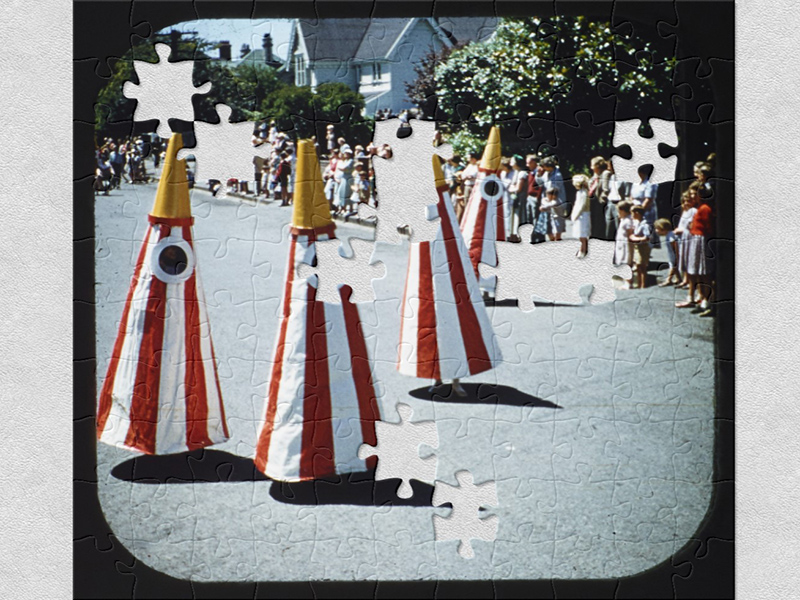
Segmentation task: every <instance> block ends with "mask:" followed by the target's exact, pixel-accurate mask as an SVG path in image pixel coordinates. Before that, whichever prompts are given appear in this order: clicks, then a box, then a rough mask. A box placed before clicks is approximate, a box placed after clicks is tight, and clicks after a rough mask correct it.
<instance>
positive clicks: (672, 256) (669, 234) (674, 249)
mask: <svg viewBox="0 0 800 600" xmlns="http://www.w3.org/2000/svg"><path fill="white" fill-rule="evenodd" d="M656 233H657V234H658V235H660V236H661V237H663V238H665V240H664V241H666V243H667V256H668V259H669V273H667V278H666V279H665V280H664V281H662V282H661V283H659V284H658V286H659V287H666V286H668V285H672V283H673V281H672V280H673V278H674V279H675V281H674V283H675V284H679V283H680V282H681V276H680V275H679V274H678V237H677V236H676V235H675V232H674V231H672V223H670V222H669V219H658V220H657V221H656Z"/></svg>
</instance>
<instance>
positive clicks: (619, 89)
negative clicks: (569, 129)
mask: <svg viewBox="0 0 800 600" xmlns="http://www.w3.org/2000/svg"><path fill="white" fill-rule="evenodd" d="M619 57H625V59H626V61H627V62H628V63H634V64H635V63H636V62H637V61H638V63H639V64H638V66H633V67H631V66H630V64H623V63H618V62H617V59H618V58H619ZM642 57H647V58H642ZM674 66H675V61H674V59H672V58H664V57H656V56H652V51H651V49H650V45H649V44H648V43H643V42H642V41H641V40H637V39H635V38H632V37H625V36H622V35H619V34H618V33H615V32H613V31H612V30H611V27H610V25H609V23H605V22H594V21H590V20H589V19H587V18H585V17H551V18H548V19H539V18H536V17H532V18H525V19H501V20H500V21H499V23H498V27H497V30H496V32H495V34H494V35H493V36H492V37H491V38H490V39H488V40H486V41H483V42H474V43H472V44H469V45H467V46H465V47H463V48H461V49H456V50H454V51H453V52H452V53H451V54H450V55H449V57H447V60H445V61H443V62H440V63H439V64H438V66H436V68H435V71H434V75H435V86H436V94H437V100H438V111H439V112H438V113H437V118H440V119H446V120H448V121H451V122H454V121H458V120H460V115H459V110H461V111H462V112H463V110H464V108H465V107H469V109H468V110H470V111H471V114H470V116H469V120H470V121H471V122H473V123H475V124H477V125H478V126H480V127H481V133H480V134H478V135H485V132H486V131H488V127H489V126H490V125H492V124H493V123H496V122H498V121H503V120H509V119H522V120H524V119H526V118H528V117H537V118H544V119H551V120H552V119H554V115H555V107H556V105H557V104H558V103H569V102H574V101H575V100H576V99H575V98H573V97H571V92H572V91H573V88H574V82H575V81H576V79H577V78H582V79H585V80H586V81H587V82H588V83H589V84H591V86H592V87H594V86H596V85H597V84H600V83H605V84H607V85H609V86H612V87H614V88H615V93H617V94H619V95H625V96H627V97H632V98H635V99H636V101H637V102H639V101H640V102H641V104H642V106H645V105H647V103H648V102H652V98H653V97H655V96H656V95H659V94H662V93H663V91H662V90H664V89H668V87H669V86H671V85H672V84H671V80H672V71H673V69H674ZM420 83H422V82H420ZM451 129H452V128H451ZM453 142H454V143H456V144H457V147H456V150H459V151H466V150H467V149H468V148H472V147H474V146H475V140H471V136H470V135H469V134H461V135H460V136H458V137H456V138H454V139H453ZM458 146H461V147H460V148H459V147H458Z"/></svg>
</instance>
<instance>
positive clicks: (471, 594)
mask: <svg viewBox="0 0 800 600" xmlns="http://www.w3.org/2000/svg"><path fill="white" fill-rule="evenodd" d="M634 4H640V5H652V6H655V5H656V4H661V5H672V4H673V3H672V2H659V1H658V0H635V1H632V2H621V1H620V0H616V1H614V0H610V1H606V0H601V1H598V2H588V1H585V2H580V3H579V2H569V1H563V2H562V1H557V2H554V1H551V2H503V1H495V2H487V1H476V0H470V1H464V2H460V1H453V0H435V1H433V2H431V1H412V2H393V1H381V2H377V1H374V2H373V1H358V0H353V1H348V2H340V1H335V0H334V1H326V0H317V1H316V2H309V1H298V2H289V1H286V0H284V1H277V0H275V1H269V2H264V1H262V2H242V1H239V0H232V1H224V0H209V1H203V0H175V1H172V0H170V1H164V2H162V1H154V0H135V2H130V1H117V0H86V1H84V0H76V1H75V2H74V5H73V7H74V45H73V58H74V59H75V63H74V64H75V69H74V106H73V110H74V115H75V119H74V128H73V129H74V139H73V148H74V196H73V203H74V215H75V217H74V243H73V248H74V259H73V260H74V292H73V293H74V297H73V307H74V359H73V360H74V363H73V364H74V448H73V452H74V472H73V490H74V523H73V531H74V545H73V556H74V563H73V573H74V588H73V593H74V596H75V597H77V598H93V597H98V598H100V597H105V598H131V597H133V598H150V597H175V598H217V597H226V598H272V597H276V598H295V597H297V598H300V597H314V598H316V597H327V598H335V597H342V598H350V597H352V598H362V597H364V598H379V597H415V598H434V597H435V598H451V597H452V598H484V597H508V598H514V597H520V598H523V597H524V598H645V597H647V598H656V597H657V598H665V597H676V598H728V597H731V598H732V597H733V595H734V550H733V545H734V543H733V539H734V537H733V531H734V433H733V432H734V427H733V418H734V387H733V386H734V383H733V382H734V339H733V331H734V316H733V315H734V302H733V297H734V295H733V292H734V270H735V265H734V256H733V244H732V243H730V244H728V243H726V244H723V245H722V246H721V247H720V248H719V251H718V252H717V260H718V263H717V264H718V265H719V266H718V272H719V275H718V277H719V279H718V299H719V301H718V302H717V303H716V310H717V316H716V319H715V321H716V325H715V330H716V331H715V333H716V340H717V345H716V353H717V356H716V382H717V390H716V392H717V396H716V416H715V449H714V461H715V463H714V475H713V487H714V492H713V495H712V500H711V505H710V507H709V510H708V513H707V514H706V518H705V520H704V522H703V524H702V525H701V526H700V528H699V529H698V531H697V532H696V534H695V539H694V540H693V541H692V542H690V543H689V544H687V545H686V546H684V547H683V548H682V549H681V550H679V551H678V552H677V553H676V554H675V555H673V556H672V557H671V559H668V560H667V561H665V562H663V563H661V564H659V565H657V566H655V567H653V568H651V569H649V570H647V571H644V572H642V573H639V574H637V575H634V576H631V577H626V578H622V579H618V580H617V579H614V580H575V581H572V580H533V581H505V580H498V581H438V582H437V581H419V582H414V581H410V582H375V581H365V582H322V581H319V582H247V583H228V582H225V583H197V582H191V581H186V580H178V579H175V578H172V577H170V576H168V575H166V574H163V573H160V572H158V571H156V570H154V569H152V568H150V567H148V566H147V565H145V564H144V563H142V562H141V561H139V560H137V559H136V558H134V557H133V556H132V555H131V554H130V553H129V552H128V551H127V550H126V549H125V548H124V547H123V546H122V545H121V543H120V542H119V541H118V540H117V539H116V538H115V536H114V534H113V532H112V531H111V528H110V527H109V525H108V523H107V522H106V520H105V517H104V516H103V512H102V509H101V506H100V501H99V498H98V495H97V472H96V466H97V462H96V458H97V457H96V437H95V419H94V416H95V410H96V397H97V390H96V379H95V370H96V350H95V310H94V305H95V296H94V281H95V278H94V260H95V256H94V248H95V246H94V242H95V240H94V194H93V191H92V174H93V172H94V137H93V136H94V134H93V125H92V123H91V122H89V120H88V118H87V115H88V114H91V113H92V109H93V106H94V104H95V101H96V98H97V94H98V92H99V90H100V89H101V88H102V87H103V86H104V85H105V84H106V82H107V79H105V78H104V76H107V74H108V70H107V65H105V64H104V62H105V58H106V57H119V56H122V54H123V53H124V52H125V51H126V50H127V49H129V48H130V44H131V39H132V36H142V37H149V36H150V35H151V33H154V32H155V31H158V30H160V29H162V28H163V27H166V26H169V25H171V24H175V23H179V22H182V21H190V20H194V19H197V18H204V19H205V18H209V19H211V18H294V17H302V18H336V17H340V18H341V17H349V18H353V17H365V18H366V17H375V18H380V17H413V16H434V15H435V16H478V15H497V16H503V15H509V16H510V15H524V14H542V15H552V14H555V13H558V12H562V11H568V12H569V14H597V13H606V12H607V13H608V14H611V11H612V10H614V9H615V8H617V7H619V6H622V5H628V6H631V5H634ZM709 5H713V6H714V9H715V10H717V11H719V14H720V19H719V21H718V22H716V23H707V22H704V21H702V20H700V19H697V18H693V14H694V11H695V10H700V9H702V8H703V7H705V8H706V9H707V8H708V6H709ZM674 6H675V7H676V9H677V13H678V15H679V20H678V25H677V33H678V36H681V35H686V36H693V38H696V37H697V36H701V37H702V40H703V43H704V44H705V47H707V48H709V52H710V54H709V55H708V56H714V54H713V49H714V48H715V47H717V46H718V45H720V44H722V45H728V47H732V45H733V37H734V27H733V25H734V23H733V12H734V3H733V2H729V1H713V0H702V1H700V2H676V3H674ZM581 11H582V12H581ZM703 14H707V12H705V13H703ZM698 21H700V22H698ZM93 57H103V58H100V60H99V61H98V60H93ZM715 77H717V81H716V82H715V83H716V84H718V86H719V89H721V90H722V92H723V93H730V94H731V97H732V95H733V89H734V87H733V86H734V82H733V80H732V77H731V80H730V81H727V80H719V79H718V76H715ZM132 127H133V126H132ZM133 128H134V130H136V127H133ZM723 145H727V146H729V148H731V149H732V148H733V147H734V140H733V127H732V126H731V127H729V128H726V129H725V134H724V135H723V136H722V137H718V138H717V147H722V146H723ZM726 156H727V158H726V159H725V160H726V161H727V162H728V163H729V164H727V165H726V171H727V172H728V173H731V174H732V173H733V157H732V156H733V155H732V152H731V153H730V154H729V155H728V154H726ZM698 158H704V157H698ZM719 183H720V186H719V188H718V189H720V190H721V189H723V188H724V190H725V192H724V196H725V197H724V198H723V199H724V200H725V202H726V203H727V204H726V205H725V206H726V208H724V209H721V210H720V211H719V212H720V215H718V217H717V227H718V229H717V237H718V238H721V239H723V240H733V239H734V231H733V197H734V196H733V191H734V186H733V180H732V179H728V180H725V181H723V180H720V181H719ZM718 195H720V196H722V195H723V194H721V193H719V192H718ZM717 206H718V207H719V206H720V201H719V199H718V202H717Z"/></svg>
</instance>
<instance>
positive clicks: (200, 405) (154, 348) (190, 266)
mask: <svg viewBox="0 0 800 600" xmlns="http://www.w3.org/2000/svg"><path fill="white" fill-rule="evenodd" d="M180 162H181V163H182V162H183V161H180ZM165 168H166V167H165ZM187 198H188V197H187ZM170 246H172V247H175V246H177V247H178V248H180V249H181V250H183V252H184V253H185V255H186V259H187V260H186V263H185V268H184V270H183V271H182V272H181V273H179V274H169V273H166V272H164V270H163V269H162V268H161V267H160V265H159V257H160V254H161V252H163V251H164V250H165V249H166V248H168V247H170ZM97 435H98V438H99V439H100V440H101V441H103V442H106V443H108V444H112V445H114V446H122V447H125V448H130V449H133V450H139V451H140V452H144V453H146V454H169V453H173V452H183V451H186V450H195V449H197V448H203V447H206V446H210V445H212V444H218V443H220V442H224V441H225V440H227V439H228V437H229V436H228V428H227V425H226V422H225V409H224V408H223V405H222V394H221V392H220V387H219V379H218V376H217V366H216V360H215V358H214V346H213V344H212V341H211V332H210V329H209V324H208V314H207V312H206V303H205V299H204V296H203V290H202V286H201V284H200V278H199V274H198V271H197V267H196V265H195V259H194V244H193V241H192V219H191V218H178V219H170V218H158V217H153V216H151V217H150V228H149V229H148V231H147V235H146V236H145V239H144V243H143V244H142V249H141V251H140V252H139V258H138V260H137V261H136V267H135V271H134V274H133V280H132V281H131V287H130V291H129V292H128V299H127V301H126V302H125V308H124V310H123V313H122V320H121V322H120V326H119V333H118V335H117V340H116V343H115V344H114V350H113V353H112V355H111V362H110V364H109V366H108V374H107V375H106V379H105V382H104V383H103V389H102V391H101V393H100V405H99V409H98V418H97Z"/></svg>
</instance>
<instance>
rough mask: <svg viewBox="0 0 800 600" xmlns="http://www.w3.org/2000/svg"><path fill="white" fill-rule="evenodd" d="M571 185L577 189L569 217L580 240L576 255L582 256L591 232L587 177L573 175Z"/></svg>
mask: <svg viewBox="0 0 800 600" xmlns="http://www.w3.org/2000/svg"><path fill="white" fill-rule="evenodd" d="M572 185H574V186H575V189H576V190H577V191H576V192H575V205H574V206H573V207H572V214H571V215H570V218H571V219H572V222H573V223H575V225H576V226H577V230H578V237H579V238H580V240H581V248H580V250H578V254H577V255H576V256H577V257H578V258H583V257H584V256H586V254H587V253H588V252H589V236H590V235H591V232H592V229H591V228H592V221H591V218H592V217H591V212H590V211H591V206H590V200H589V178H588V177H587V176H586V175H575V176H574V177H573V178H572Z"/></svg>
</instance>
